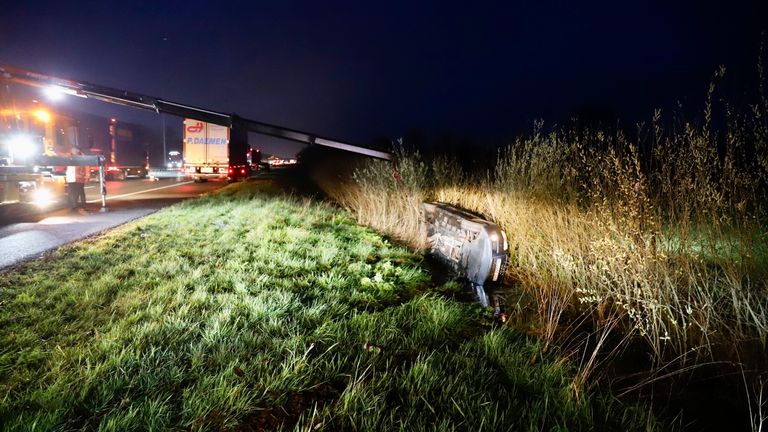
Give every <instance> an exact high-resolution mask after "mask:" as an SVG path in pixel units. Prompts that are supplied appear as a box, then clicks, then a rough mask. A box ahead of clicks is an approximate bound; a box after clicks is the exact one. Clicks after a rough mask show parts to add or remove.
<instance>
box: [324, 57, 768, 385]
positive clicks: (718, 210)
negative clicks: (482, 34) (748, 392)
mask: <svg viewBox="0 0 768 432" xmlns="http://www.w3.org/2000/svg"><path fill="white" fill-rule="evenodd" d="M721 76H722V71H720V72H718V74H717V76H716V78H717V79H719V78H720V77H721ZM762 90H763V89H762V87H761V91H762ZM713 99H715V96H714V85H713V86H712V87H710V89H709V93H708V98H707V104H706V107H705V110H704V112H703V115H702V118H703V120H702V122H700V123H698V124H694V123H688V122H685V121H683V120H680V119H669V121H664V119H662V116H661V113H660V112H658V111H657V112H656V114H655V115H654V118H653V119H652V120H651V121H650V122H648V123H647V124H646V125H644V126H642V127H640V129H639V132H638V133H637V134H636V136H637V137H636V138H629V137H627V136H625V135H623V134H622V133H621V132H616V131H613V132H610V131H603V130H598V129H594V128H592V129H590V128H584V127H579V126H578V125H574V126H573V127H561V128H556V129H554V130H552V131H549V132H547V131H544V130H543V128H542V127H541V125H537V127H536V128H535V130H534V133H533V134H532V135H529V136H524V137H520V138H519V139H517V140H516V141H515V142H514V143H512V144H510V145H509V146H507V147H506V148H504V149H502V150H501V151H500V152H499V153H498V157H497V160H496V164H495V166H494V167H493V168H491V169H490V170H488V171H481V172H466V171H463V170H462V164H460V163H459V162H458V161H457V160H455V159H451V158H450V157H442V156H438V157H436V158H434V159H430V160H426V159H425V158H423V157H422V156H421V155H420V154H419V152H418V151H412V150H411V151H405V150H403V149H402V148H401V149H399V150H397V153H398V154H397V158H396V161H395V163H394V164H390V163H387V162H381V161H369V162H367V163H365V164H364V165H363V166H362V167H360V168H359V169H357V171H356V172H355V173H354V177H353V179H351V181H349V182H348V183H347V184H346V185H343V186H342V187H339V186H338V183H337V182H331V183H330V184H328V183H326V184H323V185H322V186H324V189H325V190H326V191H327V192H328V193H329V194H330V195H331V196H333V197H335V198H336V199H337V200H338V201H339V202H340V203H342V204H343V205H344V206H346V207H347V208H349V209H350V210H352V211H353V212H354V214H355V215H356V217H357V219H358V221H359V222H361V223H362V224H364V225H368V226H372V227H374V228H376V229H378V230H380V231H383V232H386V233H388V234H390V235H391V236H393V237H396V238H399V239H402V240H404V241H407V242H409V243H411V244H412V245H415V246H419V245H420V243H421V242H422V241H423V237H422V235H421V234H420V233H419V231H418V221H419V204H420V203H421V202H422V201H425V200H439V201H442V202H447V203H452V204H455V205H458V206H460V207H463V208H466V209H469V210H472V211H475V212H478V213H481V214H483V215H485V216H487V217H488V218H490V219H491V220H493V221H495V222H497V223H498V224H500V225H501V226H502V227H503V228H504V229H505V231H506V233H507V235H508V237H509V241H510V252H511V261H510V265H509V267H508V273H507V280H508V281H509V282H511V283H515V284H517V285H518V286H520V287H521V288H522V289H523V291H524V292H526V293H527V294H528V295H529V296H530V298H532V299H533V302H532V303H533V309H534V311H535V315H537V316H538V318H537V321H538V329H539V332H540V333H541V334H542V335H543V336H544V340H545V341H552V340H557V341H558V343H560V344H563V343H564V344H570V343H572V342H573V341H572V339H573V336H574V329H577V328H578V329H582V328H583V325H582V323H583V320H587V321H588V322H591V327H592V328H594V329H596V331H597V334H596V336H594V337H593V338H591V339H590V340H591V341H592V342H591V343H592V345H590V346H591V347H592V348H595V347H597V348H601V344H602V345H603V346H602V348H603V349H605V348H606V347H607V346H608V344H605V342H606V341H607V340H608V338H611V337H613V336H616V335H620V336H622V337H624V342H630V341H633V340H638V339H641V340H644V341H645V342H646V343H647V346H648V347H649V348H650V350H649V351H650V352H651V356H652V357H653V358H654V360H655V361H658V362H665V361H668V360H670V359H673V358H684V359H686V361H684V364H688V365H690V364H691V360H692V361H693V363H694V364H696V363H699V364H700V363H704V362H709V361H711V360H712V359H718V358H723V357H725V358H726V359H727V360H736V359H737V358H739V356H740V355H741V356H743V355H746V353H745V351H744V350H743V349H746V351H749V350H751V349H752V348H754V347H755V346H757V347H763V348H764V347H765V344H766V342H767V341H768V206H767V205H768V101H766V98H765V97H764V96H762V95H761V97H760V98H758V100H757V101H756V102H755V103H754V104H753V105H750V106H748V107H747V109H745V110H743V111H737V110H736V109H735V108H734V107H732V106H730V105H728V104H723V105H718V106H714V105H715V103H714V102H713ZM406 144H407V143H406ZM393 172H394V174H393ZM565 317H567V319H564V318H565ZM609 334H610V335H613V336H609ZM595 340H597V343H595V342H594V341H595ZM610 345H611V346H610V349H609V350H614V349H616V350H620V349H621V348H617V345H616V344H615V343H611V344H610ZM619 345H621V344H619ZM745 347H748V348H745ZM592 348H591V349H592ZM734 353H740V354H734ZM759 358H760V356H758V360H759ZM752 360H754V358H753V359H752ZM595 361H596V358H595V357H589V355H587V357H586V358H585V361H584V362H583V363H582V367H581V369H582V371H583V376H586V375H588V374H589V373H590V371H591V370H592V369H593V368H594V365H595ZM753 366H760V365H759V362H758V364H751V365H750V364H749V362H748V366H747V367H753ZM755 388H757V387H755Z"/></svg>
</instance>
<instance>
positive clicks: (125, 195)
mask: <svg viewBox="0 0 768 432" xmlns="http://www.w3.org/2000/svg"><path fill="white" fill-rule="evenodd" d="M190 183H194V181H186V182H181V183H176V184H172V185H168V186H160V187H156V188H152V189H147V190H143V191H138V192H131V193H126V194H121V195H115V196H109V195H107V200H111V199H115V198H123V197H127V196H131V195H138V194H143V193H146V192H152V191H156V190H160V189H168V188H172V187H176V186H181V185H185V184H190ZM86 202H89V203H95V202H101V198H98V199H94V200H90V201H86Z"/></svg>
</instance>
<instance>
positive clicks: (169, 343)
mask: <svg viewBox="0 0 768 432" xmlns="http://www.w3.org/2000/svg"><path fill="white" fill-rule="evenodd" d="M452 290H455V283H453V282H449V283H448V284H447V285H446V286H434V284H433V283H432V281H431V277H430V275H429V273H428V271H427V270H426V267H425V266H424V264H423V263H422V258H421V256H420V255H419V254H417V253H414V252H411V251H409V250H407V249H405V248H403V247H400V246H397V245H394V244H392V243H391V242H389V241H388V240H386V239H385V238H383V237H382V236H381V235H379V234H377V233H375V232H373V231H371V230H370V229H367V228H362V227H360V226H358V225H357V224H356V223H355V222H354V220H353V219H352V218H350V217H349V215H348V214H347V213H346V212H344V211H341V210H338V209H335V208H333V207H331V206H329V205H327V204H323V203H319V202H315V201H310V200H307V199H301V198H297V197H291V196H286V195H283V194H281V193H278V192H276V191H275V190H274V188H272V187H266V186H265V183H263V182H254V183H247V184H239V185H232V186H229V187H227V188H225V189H223V190H221V191H220V192H219V193H215V194H211V195H208V196H205V197H203V198H201V199H197V200H193V201H189V202H186V203H183V204H181V205H176V206H173V207H170V208H167V209H164V210H162V211H160V212H158V213H156V214H154V215H151V216H149V217H147V218H145V219H142V220H139V221H135V222H132V223H129V224H127V225H124V226H122V227H120V228H118V229H115V230H113V231H111V232H108V233H105V234H102V235H99V236H97V237H95V238H92V239H89V240H85V241H82V242H78V243H75V244H72V245H68V246H65V247H62V248H60V249H58V250H57V251H55V252H54V253H52V254H50V255H49V256H47V257H46V258H44V259H41V260H36V261H31V262H28V263H25V264H22V265H20V266H18V267H17V268H15V269H13V270H10V271H6V272H4V273H3V274H2V279H0V429H2V430H7V431H22V430H23V431H29V430H40V431H70V430H103V431H130V430H137V431H138V430H243V431H248V430H313V431H314V430H618V429H626V430H653V429H657V428H658V427H659V426H658V424H657V422H656V420H654V418H653V417H652V416H651V415H650V414H649V413H648V411H647V410H646V409H643V408H641V407H637V406H627V405H623V404H621V403H619V402H617V401H616V400H615V399H613V398H611V397H609V396H606V395H602V394H599V393H593V392H586V393H583V394H580V396H578V397H577V396H576V395H575V392H574V391H573V388H572V387H571V383H572V382H573V376H574V375H575V373H576V371H575V370H574V369H573V367H572V366H570V365H569V364H568V363H567V362H565V361H563V360H560V359H557V358H556V357H554V356H552V355H551V354H548V353H546V352H545V350H544V349H543V345H542V342H541V341H539V340H537V339H534V338H530V337H528V336H525V335H523V334H521V333H519V332H517V331H515V330H514V329H511V328H507V327H499V326H497V325H495V324H494V322H493V318H492V316H491V315H490V312H489V311H486V310H483V309H481V308H479V307H477V306H474V305H471V304H465V303H461V302H457V301H455V300H452V299H451V298H449V297H446V296H443V295H441V294H440V293H441V292H450V291H452Z"/></svg>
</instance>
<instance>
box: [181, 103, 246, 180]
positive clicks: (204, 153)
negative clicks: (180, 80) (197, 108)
mask: <svg viewBox="0 0 768 432" xmlns="http://www.w3.org/2000/svg"><path fill="white" fill-rule="evenodd" d="M183 139H184V148H183V156H184V162H183V164H182V172H183V173H184V174H185V175H186V176H189V177H192V179H193V180H194V181H196V182H203V181H207V180H210V179H222V180H224V179H226V180H230V181H237V180H245V179H247V178H248V177H249V176H250V175H251V174H252V173H253V171H254V170H258V161H257V162H256V163H255V165H254V163H253V162H252V161H253V158H254V156H255V155H260V154H261V153H260V152H258V150H256V151H254V150H252V149H250V148H249V149H248V150H247V154H246V155H244V156H245V157H240V156H243V155H237V156H238V157H230V156H235V155H230V154H229V147H230V146H229V139H230V129H229V128H228V127H226V126H221V125H217V124H214V123H207V122H204V121H200V120H195V119H191V118H185V119H184V136H183ZM257 157H258V156H257Z"/></svg>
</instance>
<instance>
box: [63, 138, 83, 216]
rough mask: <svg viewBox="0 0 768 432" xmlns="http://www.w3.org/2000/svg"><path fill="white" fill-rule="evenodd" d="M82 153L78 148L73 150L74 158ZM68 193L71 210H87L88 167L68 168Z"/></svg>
mask: <svg viewBox="0 0 768 432" xmlns="http://www.w3.org/2000/svg"><path fill="white" fill-rule="evenodd" d="M81 154H82V153H81V152H80V151H79V150H78V148H77V147H74V148H73V149H72V156H78V155H81ZM66 180H67V193H68V195H69V205H70V207H71V208H73V209H75V208H78V207H79V208H81V209H84V208H85V182H87V181H88V167H84V166H74V165H69V166H67V176H66Z"/></svg>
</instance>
